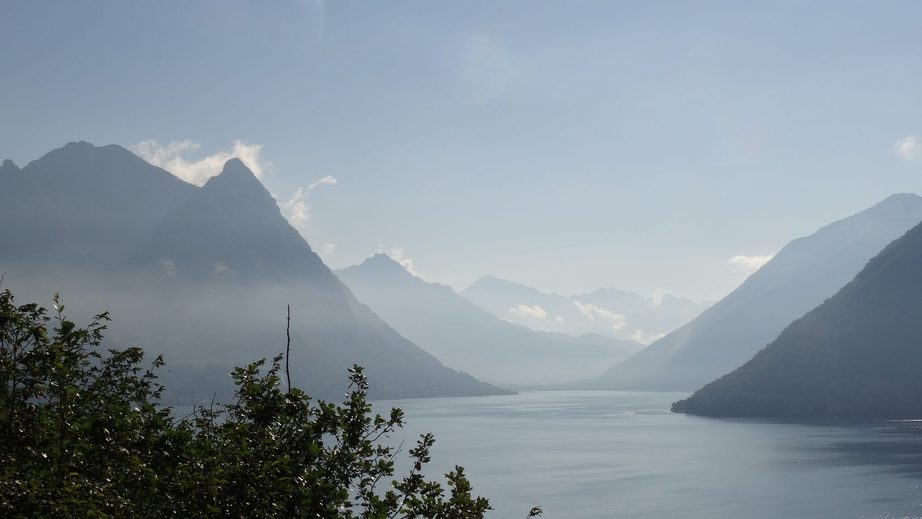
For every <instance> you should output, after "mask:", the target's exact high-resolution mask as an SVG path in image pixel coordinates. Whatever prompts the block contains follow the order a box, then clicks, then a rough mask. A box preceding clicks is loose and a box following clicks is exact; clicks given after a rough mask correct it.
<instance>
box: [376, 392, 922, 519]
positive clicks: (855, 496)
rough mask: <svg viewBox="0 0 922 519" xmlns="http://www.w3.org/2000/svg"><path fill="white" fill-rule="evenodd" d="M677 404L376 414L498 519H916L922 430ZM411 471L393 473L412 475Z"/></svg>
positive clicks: (411, 406) (449, 404)
mask: <svg viewBox="0 0 922 519" xmlns="http://www.w3.org/2000/svg"><path fill="white" fill-rule="evenodd" d="M686 396H688V395H687V394H680V393H672V394H670V393H639V392H577V391H573V392H526V393H521V394H518V395H512V396H496V397H477V398H437V399H413V400H398V401H381V402H376V403H375V408H376V409H383V408H386V407H391V406H396V407H401V408H402V409H404V411H405V412H406V422H407V426H406V427H405V428H404V429H403V431H402V432H401V433H400V434H399V436H398V437H395V438H393V439H392V440H393V441H397V442H399V441H400V439H401V438H406V439H407V441H406V446H405V447H404V452H403V453H402V454H401V456H400V457H401V459H406V452H405V451H406V450H407V449H408V448H409V446H411V445H412V443H413V441H414V440H415V438H416V437H417V436H418V435H419V434H420V433H422V432H433V433H435V436H436V445H435V447H434V450H433V459H432V463H431V464H430V470H429V471H428V472H429V473H430V474H439V473H444V472H446V471H448V470H449V469H450V468H451V467H452V466H454V465H455V464H459V465H463V466H464V467H465V471H466V473H467V474H468V476H469V477H470V479H471V481H472V483H473V485H474V490H475V492H476V493H477V494H479V495H483V496H485V497H488V498H489V499H490V501H491V503H492V504H493V507H494V509H495V511H494V512H493V513H492V514H491V517H496V518H524V517H525V516H526V514H527V512H528V510H529V509H530V508H531V506H534V505H537V506H541V507H542V508H543V509H544V516H543V517H545V518H620V517H624V518H728V519H729V518H734V519H746V518H757V519H762V518H765V519H769V518H770V519H778V518H799V517H811V518H812V517H820V518H852V517H854V518H866V517H867V518H907V517H922V487H920V484H922V423H919V422H877V423H859V424H832V425H829V424H805V423H778V422H768V421H753V420H721V419H708V418H699V417H693V416H686V415H681V414H674V413H671V412H669V405H670V404H671V403H672V402H673V401H675V400H678V399H680V398H684V397H686ZM406 468H407V467H406V464H404V465H399V469H400V470H401V471H402V472H401V473H405V470H406Z"/></svg>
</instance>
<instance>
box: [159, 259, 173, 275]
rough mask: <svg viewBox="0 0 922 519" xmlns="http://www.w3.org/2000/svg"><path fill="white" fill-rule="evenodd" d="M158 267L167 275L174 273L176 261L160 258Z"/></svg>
mask: <svg viewBox="0 0 922 519" xmlns="http://www.w3.org/2000/svg"><path fill="white" fill-rule="evenodd" d="M160 267H161V268H163V272H164V273H166V274H167V275H169V276H172V275H173V274H175V273H176V262H175V261H173V260H171V259H166V258H163V259H162V260H160Z"/></svg>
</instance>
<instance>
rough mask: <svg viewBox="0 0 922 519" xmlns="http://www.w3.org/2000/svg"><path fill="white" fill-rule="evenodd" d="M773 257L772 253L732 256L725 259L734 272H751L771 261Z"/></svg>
mask: <svg viewBox="0 0 922 519" xmlns="http://www.w3.org/2000/svg"><path fill="white" fill-rule="evenodd" d="M773 257H774V255H773V254H772V255H768V256H742V255H740V256H733V257H732V258H730V259H728V260H727V265H729V266H730V269H731V270H733V271H734V272H743V273H745V274H752V273H753V272H755V271H757V270H759V269H760V268H762V266H763V265H765V264H766V263H768V262H769V261H771V259H772V258H773Z"/></svg>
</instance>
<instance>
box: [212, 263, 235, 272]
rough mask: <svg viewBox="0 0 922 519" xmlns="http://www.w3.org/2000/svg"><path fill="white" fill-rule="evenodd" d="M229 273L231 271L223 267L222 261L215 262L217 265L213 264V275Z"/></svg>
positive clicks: (225, 266)
mask: <svg viewBox="0 0 922 519" xmlns="http://www.w3.org/2000/svg"><path fill="white" fill-rule="evenodd" d="M230 271H231V269H230V267H228V266H227V265H225V264H224V262H223V261H219V262H217V263H215V264H214V273H215V274H223V273H225V272H230Z"/></svg>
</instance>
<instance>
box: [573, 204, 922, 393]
mask: <svg viewBox="0 0 922 519" xmlns="http://www.w3.org/2000/svg"><path fill="white" fill-rule="evenodd" d="M920 220H922V198H920V197H919V196H917V195H914V194H898V195H893V196H890V197H888V198H887V199H885V200H883V201H882V202H880V203H878V204H877V205H875V206H873V207H871V208H869V209H866V210H864V211H862V212H860V213H858V214H855V215H853V216H850V217H848V218H844V219H842V220H838V221H836V222H833V223H831V224H829V225H827V226H825V227H823V228H821V229H819V230H818V231H816V232H815V233H813V234H812V235H810V236H808V237H805V238H799V239H796V240H794V241H792V242H790V243H788V244H787V245H785V246H784V247H783V248H782V249H781V250H780V251H779V252H778V254H776V255H775V256H774V258H772V260H771V261H769V262H768V263H767V264H765V265H764V266H763V267H762V268H761V269H759V270H758V271H756V272H755V273H753V274H752V275H751V276H749V278H748V279H746V281H745V282H744V283H743V284H742V285H740V286H739V287H738V288H737V289H736V290H734V291H733V292H732V293H730V294H729V295H728V296H727V297H725V298H723V299H722V300H720V301H719V302H717V303H715V304H714V305H713V306H712V307H711V308H709V309H707V310H705V311H704V312H702V314H701V315H700V316H698V317H697V318H696V319H694V320H693V321H691V322H690V323H688V324H687V325H685V326H683V327H681V328H679V329H678V330H676V331H674V332H672V333H670V334H669V335H667V336H665V337H663V338H662V339H660V340H658V341H656V342H654V343H653V344H651V345H650V346H648V347H646V348H644V350H642V351H641V352H639V353H638V354H637V355H634V356H633V357H631V358H629V359H627V360H625V361H623V362H621V363H619V364H616V365H615V366H613V367H612V368H611V369H610V370H608V371H607V372H606V373H605V374H603V375H602V376H601V377H599V378H597V379H594V380H590V381H586V382H585V383H582V384H580V385H579V387H585V388H597V389H598V388H605V389H653V390H683V391H684V390H693V389H697V388H699V387H701V386H702V385H704V384H705V383H707V382H709V381H711V380H714V379H715V378H717V377H719V376H720V375H723V374H725V373H728V372H730V371H731V370H733V369H735V368H737V367H739V366H741V365H742V364H743V363H744V362H746V361H747V360H749V359H750V358H751V357H752V356H753V355H754V354H755V353H756V352H757V351H758V350H760V349H761V348H762V347H764V346H765V345H766V344H768V343H769V342H771V341H772V340H773V339H775V338H776V337H777V336H778V334H779V333H780V332H781V331H782V330H783V329H784V327H785V326H787V325H788V324H790V323H791V322H792V321H793V320H794V319H797V318H798V317H800V316H802V315H803V314H804V313H806V312H807V311H809V310H811V309H813V308H814V307H816V306H817V305H819V304H820V303H822V302H823V301H824V300H825V299H826V298H828V297H830V296H832V295H833V294H835V293H836V291H837V290H839V289H840V288H842V287H843V286H844V285H845V284H846V283H848V282H849V281H850V280H851V279H852V278H853V277H854V276H855V275H856V274H857V273H858V271H859V270H861V268H862V267H863V266H864V265H865V263H867V261H868V260H869V259H871V258H872V257H873V256H874V255H876V254H877V253H878V252H880V250H881V249H883V247H884V246H886V245H887V244H888V243H890V242H891V241H893V240H894V239H895V238H897V237H899V236H900V235H901V234H903V233H904V232H906V231H907V230H908V229H910V228H911V227H913V226H914V225H916V224H917V223H919V221H920Z"/></svg>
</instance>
